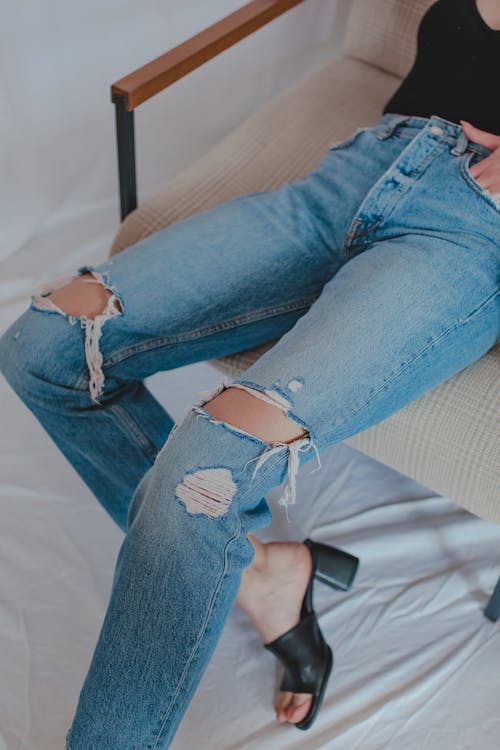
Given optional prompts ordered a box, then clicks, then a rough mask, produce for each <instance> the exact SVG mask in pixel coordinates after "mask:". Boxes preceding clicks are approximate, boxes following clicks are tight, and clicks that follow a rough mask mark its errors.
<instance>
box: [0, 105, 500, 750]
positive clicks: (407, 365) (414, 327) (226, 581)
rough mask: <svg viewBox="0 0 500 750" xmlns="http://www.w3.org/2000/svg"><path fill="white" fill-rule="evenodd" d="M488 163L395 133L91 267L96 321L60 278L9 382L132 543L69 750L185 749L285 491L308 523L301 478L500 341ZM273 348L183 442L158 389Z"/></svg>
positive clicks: (24, 321) (467, 150) (479, 151)
mask: <svg viewBox="0 0 500 750" xmlns="http://www.w3.org/2000/svg"><path fill="white" fill-rule="evenodd" d="M489 153H490V152H489V151H488V150H487V149H486V148H483V147H481V146H479V145H477V144H474V143H471V142H469V141H468V140H467V138H466V137H465V135H464V134H463V132H462V130H461V128H460V126H459V125H456V124H454V123H452V122H449V121H447V120H444V119H442V118H440V117H436V116H433V117H431V118H421V117H406V116H402V115H395V114H386V115H384V116H382V117H381V118H380V120H379V121H378V123H376V124H375V125H374V126H373V127H367V128H362V129H360V130H358V131H357V132H356V133H355V134H354V135H353V136H352V137H351V138H349V139H347V140H346V141H343V142H342V143H339V144H335V145H333V146H332V147H331V148H330V150H329V151H328V152H327V153H326V154H325V155H324V158H323V159H322V161H321V163H320V164H319V165H318V166H317V168H315V169H314V170H313V171H311V172H310V173H309V174H307V175H306V176H305V177H304V178H303V179H299V180H297V181H295V182H293V183H291V184H283V185H282V186H281V187H279V188H278V189H276V190H271V191H263V192H256V193H252V194H249V195H244V196H241V197H238V198H236V199H234V200H231V201H229V202H227V203H225V204H224V205H221V206H219V207H217V208H214V209H211V210H208V211H204V212H202V213H199V214H197V215H195V216H192V217H190V218H188V219H185V220H183V221H179V222H177V223H176V224H173V225H172V226H170V227H168V228H166V229H163V230H161V231H159V232H157V233H156V234H153V235H152V236H150V237H148V238H146V239H145V240H143V241H141V242H138V243H137V244H135V245H133V246H131V247H129V248H128V249H126V250H124V251H123V252H121V253H119V254H117V255H116V256H114V257H113V258H111V259H108V260H106V261H105V262H103V263H101V264H100V265H97V266H94V267H90V266H82V267H81V268H79V269H78V271H77V272H76V273H75V274H73V275H72V276H71V278H73V277H75V276H78V275H81V274H83V273H84V272H85V271H87V272H88V271H90V272H91V273H90V280H93V281H94V283H103V284H104V285H105V286H106V288H107V289H108V290H109V291H110V296H109V301H108V305H107V307H106V309H105V310H104V311H103V313H102V315H99V316H96V318H95V319H94V320H91V319H89V318H86V317H84V316H82V317H78V318H77V317H74V316H71V315H68V314H66V313H65V312H64V311H62V310H61V309H59V308H58V307H56V306H55V304H54V303H52V302H51V300H50V297H49V291H50V290H51V289H55V288H58V286H60V285H61V284H63V283H67V281H68V280H69V279H67V278H66V279H65V278H64V277H63V278H62V279H59V280H58V281H57V282H51V283H48V284H47V285H44V286H43V287H41V288H40V289H39V290H38V291H37V292H36V293H34V294H33V295H32V298H31V304H30V305H29V307H28V308H27V309H26V311H25V312H24V313H23V314H22V315H21V316H20V317H19V318H18V319H17V320H16V321H14V322H13V323H12V325H11V326H10V327H9V328H8V330H7V331H6V332H5V333H4V334H3V336H2V338H1V339H0V366H1V369H2V372H3V374H4V375H5V377H6V378H7V380H8V381H9V383H10V384H11V385H12V387H13V388H14V390H15V391H16V392H17V394H18V395H19V396H20V398H21V399H22V400H23V401H24V403H25V404H26V405H27V406H28V407H29V409H30V410H31V411H32V413H33V414H34V416H35V417H36V418H37V419H38V420H39V421H40V423H41V424H42V425H43V427H44V428H45V429H46V430H47V432H48V433H49V434H50V436H51V437H52V439H53V440H54V442H55V443H56V444H57V446H58V447H59V449H60V450H61V451H62V452H63V453H64V455H65V456H66V457H67V459H68V460H69V461H70V462H71V464H72V465H73V466H74V468H75V469H76V471H77V472H78V473H79V475H80V476H81V477H82V479H83V480H84V481H85V482H86V484H87V485H88V487H89V488H90V489H91V491H92V492H93V493H94V494H95V496H96V498H97V499H98V500H99V502H101V503H102V505H103V506H104V507H105V509H106V510H107V511H108V513H110V515H111V516H112V517H113V519H114V520H115V521H116V523H118V524H119V525H120V527H121V528H122V529H123V531H124V532H126V533H125V537H124V540H123V543H122V546H121V548H120V551H119V555H118V560H117V564H116V570H115V575H114V579H113V586H112V592H111V597H110V601H109V606H108V609H107V612H106V616H105V619H104V623H103V625H102V629H101V632H100V635H99V639H98V643H97V646H96V649H95V652H94V655H93V658H92V662H91V665H90V668H89V671H88V674H87V677H86V679H85V682H84V685H83V687H82V691H81V694H80V699H79V703H78V708H77V711H76V715H75V718H74V720H73V723H72V726H71V728H70V730H69V732H68V738H67V742H68V745H67V747H68V748H72V750H119V749H120V748H123V750H130V748H134V750H146V748H147V749H148V750H151V749H152V748H155V749H157V748H167V747H168V746H169V744H170V743H171V741H172V738H173V737H174V734H175V732H176V729H177V727H178V725H179V722H180V721H181V719H182V717H183V714H184V712H185V710H186V708H187V706H188V704H189V701H190V699H191V697H192V695H193V693H194V691H195V690H196V687H197V685H198V683H199V681H200V679H201V677H202V674H203V672H204V670H205V668H206V666H207V664H208V662H209V659H210V657H211V655H212V653H213V651H214V649H215V646H216V644H217V642H218V639H219V637H220V634H221V631H222V629H223V627H224V623H225V621H226V618H227V616H228V614H229V612H230V610H231V607H232V605H233V603H234V601H235V599H236V596H237V593H238V589H239V585H240V580H241V574H242V572H243V570H244V569H245V567H247V566H248V565H250V563H251V561H252V558H253V547H252V545H251V543H250V541H249V540H248V538H247V533H248V532H250V531H253V530H255V529H257V528H259V527H263V526H267V525H269V524H270V522H271V517H272V516H271V509H270V507H269V505H268V503H267V501H266V499H265V495H266V492H267V491H268V490H269V489H270V488H271V487H274V486H277V485H280V484H282V483H283V496H282V498H281V501H282V505H285V508H284V511H289V510H290V509H292V512H293V503H294V502H300V500H297V499H296V497H295V476H296V473H297V471H298V470H299V469H300V467H301V466H302V464H304V463H305V462H308V461H311V460H313V459H314V461H313V463H312V464H311V466H312V468H314V464H315V463H316V464H318V466H319V465H320V459H319V456H320V454H321V453H322V452H323V451H324V450H325V449H327V448H329V447H331V446H333V445H335V444H336V443H338V442H340V441H342V440H343V439H345V438H346V437H348V436H350V435H354V434H355V433H357V432H359V431H361V430H365V429H366V428H368V427H370V426H371V425H374V424H376V423H377V422H380V421H381V420H383V419H385V418H386V417H388V416H389V415H390V414H392V413H393V412H395V411H397V410H398V409H400V408H402V407H403V406H405V404H407V403H409V402H410V401H412V400H413V399H416V398H418V397H419V396H421V395H422V394H423V393H425V392H427V391H429V390H430V389H432V388H434V387H436V386H437V385H439V384H440V383H442V382H443V381H445V380H446V379H447V378H449V377H451V376H452V375H454V374H455V373H457V372H459V371H460V370H462V369H463V368H465V367H467V366H468V365H470V364H471V363H472V362H474V361H475V360H477V359H479V358H480V357H481V356H482V355H483V354H484V353H485V352H486V351H488V349H490V348H491V347H492V346H493V345H494V344H495V343H496V341H497V340H498V339H499V337H500V302H499V276H500V273H499V266H500V263H499V259H500V249H499V248H500V207H499V205H498V202H497V201H496V199H495V198H494V196H492V195H490V194H489V193H488V191H487V190H485V189H483V188H482V186H481V185H480V184H479V183H478V182H477V181H476V180H475V179H474V178H473V177H472V175H471V174H470V171H469V167H470V166H471V165H472V164H473V163H476V162H477V161H479V160H481V159H483V158H485V157H486V156H488V155H489ZM86 278H87V277H86ZM275 339H279V341H278V342H277V343H276V344H275V345H274V346H273V347H272V348H271V349H269V351H267V352H266V353H265V354H264V355H263V356H262V357H261V358H260V359H259V360H258V361H257V362H256V363H255V364H253V365H252V366H251V367H250V368H249V369H247V370H246V371H245V372H244V373H243V374H242V376H241V377H239V378H237V379H236V380H235V381H234V383H228V382H224V383H222V384H221V385H220V386H219V387H218V388H217V389H215V391H214V392H212V394H205V395H203V396H202V398H201V399H200V400H199V401H198V403H196V404H193V405H192V406H191V407H190V408H189V409H188V411H187V413H186V415H185V416H184V418H183V419H182V420H180V422H179V423H178V424H176V425H174V424H173V420H172V418H171V417H170V415H169V414H168V413H167V412H166V411H165V410H164V409H163V407H162V406H161V405H160V404H159V403H158V402H157V401H156V400H155V398H154V397H153V396H152V394H151V393H150V392H149V391H148V389H147V388H146V387H145V385H144V382H143V381H144V378H146V377H147V376H149V375H151V374H153V373H155V372H157V371H159V370H168V369H171V368H175V367H180V366H182V365H186V364H189V363H191V362H195V361H198V360H206V359H211V358H215V357H221V356H223V355H228V354H230V353H233V352H237V351H240V350H242V349H246V348H248V347H253V346H256V345H258V344H263V343H264V342H268V341H271V340H275ZM227 387H239V388H243V389H248V390H250V392H252V393H253V394H254V395H257V397H258V398H262V399H264V400H266V401H268V402H270V403H273V404H275V405H277V406H278V407H279V408H281V409H282V411H283V412H284V413H285V414H287V415H288V416H289V417H290V418H291V419H292V420H295V421H296V422H297V423H299V424H300V425H302V426H303V427H304V428H305V429H306V430H307V433H306V436H305V437H301V438H298V439H297V440H294V441H292V442H289V443H279V442H277V443H266V442H265V441H263V440H261V439H259V438H257V437H254V436H253V435H251V434H248V433H247V432H245V431H244V430H241V429H239V428H237V427H235V426H232V425H230V424H227V423H225V422H222V421H219V420H217V419H215V418H214V417H213V416H211V415H210V414H209V413H208V412H207V411H206V410H205V409H204V404H205V403H206V401H207V400H209V398H210V397H211V396H212V395H214V394H215V393H217V392H220V391H221V390H223V389H224V388H227ZM167 438H168V439H167ZM302 502H306V499H302ZM282 510H283V509H280V512H282Z"/></svg>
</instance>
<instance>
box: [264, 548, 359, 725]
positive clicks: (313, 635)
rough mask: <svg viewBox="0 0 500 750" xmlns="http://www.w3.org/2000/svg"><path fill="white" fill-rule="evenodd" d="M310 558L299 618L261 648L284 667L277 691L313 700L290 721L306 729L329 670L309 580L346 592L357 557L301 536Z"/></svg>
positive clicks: (329, 656)
mask: <svg viewBox="0 0 500 750" xmlns="http://www.w3.org/2000/svg"><path fill="white" fill-rule="evenodd" d="M304 544H305V545H306V547H308V549H309V551H310V553H311V558H312V569H311V576H310V578H309V583H308V585H307V589H306V593H305V594H304V599H303V600H302V607H301V611H300V621H299V622H298V623H297V625H295V626H294V627H293V628H290V630H287V631H286V633H283V635H280V636H279V638H276V639H275V640H274V641H271V643H265V644H264V648H266V649H267V650H268V651H271V652H272V653H273V654H274V655H275V656H276V657H277V658H278V659H279V660H280V662H281V663H282V665H283V667H284V674H283V679H282V681H281V685H280V690H286V691H290V692H292V693H312V695H313V699H312V701H311V706H310V708H309V711H308V712H307V714H306V715H305V716H304V718H303V719H302V720H301V721H299V722H297V723H296V724H294V726H296V727H297V729H309V727H310V726H311V725H312V723H313V722H314V720H315V718H316V716H317V715H318V711H319V709H320V707H321V703H322V702H323V697H324V694H325V690H326V686H327V683H328V679H329V677H330V673H331V671H332V669H333V652H332V650H331V648H330V646H329V645H328V644H327V642H326V641H325V639H324V637H323V634H322V632H321V630H320V627H319V625H318V620H317V618H316V613H315V611H314V608H313V583H314V579H315V578H317V579H318V580H319V581H322V582H323V583H326V584H328V586H331V587H332V588H335V589H339V590H341V591H348V590H349V589H350V588H351V586H352V582H353V580H354V577H355V575H356V572H357V569H358V565H359V559H358V558H357V557H354V555H350V554H349V553H348V552H344V551H343V550H341V549H338V548H337V547H331V546H330V545H328V544H322V543H321V542H313V541H312V539H305V540H304Z"/></svg>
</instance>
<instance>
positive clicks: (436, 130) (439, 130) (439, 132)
mask: <svg viewBox="0 0 500 750" xmlns="http://www.w3.org/2000/svg"><path fill="white" fill-rule="evenodd" d="M429 130H430V131H431V133H434V135H443V134H444V130H443V128H440V127H439V125H432V126H431V127H430V128H429Z"/></svg>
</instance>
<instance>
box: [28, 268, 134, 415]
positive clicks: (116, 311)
mask: <svg viewBox="0 0 500 750" xmlns="http://www.w3.org/2000/svg"><path fill="white" fill-rule="evenodd" d="M84 273H90V274H91V275H92V277H93V278H88V279H84V280H83V282H86V283H88V284H101V285H102V286H103V287H104V288H105V289H106V290H107V291H109V292H110V296H109V298H108V300H107V303H106V306H105V308H104V310H103V311H102V312H101V313H100V314H98V315H96V316H95V317H94V318H88V317H87V316H86V315H80V316H75V315H70V314H69V313H67V312H65V311H64V310H62V309H61V308H60V307H58V306H57V305H56V304H55V303H54V302H52V300H51V298H50V297H49V296H48V295H49V294H50V293H51V292H55V291H56V290H57V289H60V288H61V287H63V286H66V285H67V284H69V283H71V282H72V281H73V280H74V279H76V278H78V277H79V276H82V275H83V274H84ZM31 304H32V306H33V307H34V308H36V309H37V310H42V311H47V312H57V313H60V314H61V315H63V316H64V317H65V318H67V319H68V322H69V323H70V324H71V325H75V324H76V323H77V321H80V327H81V328H82V329H83V330H84V331H85V360H86V363H87V367H88V371H89V386H88V387H89V393H90V397H91V399H92V401H93V402H94V403H96V404H99V403H100V402H99V400H98V396H100V395H101V394H102V392H103V386H104V373H103V370H102V363H103V357H102V353H101V351H100V349H99V339H100V338H101V334H102V327H103V325H104V323H105V322H106V321H107V320H109V319H110V318H114V317H115V315H123V309H124V305H123V300H122V298H121V296H120V294H119V293H118V291H117V289H116V288H115V287H114V286H112V285H111V284H109V282H108V279H107V278H106V276H105V274H102V273H100V272H99V271H94V269H93V268H92V266H82V267H81V268H79V269H78V271H77V273H76V274H66V275H64V276H59V277H58V278H57V279H55V280H54V281H51V282H45V283H43V284H41V285H40V286H39V287H38V288H37V289H36V290H35V292H34V293H33V294H32V295H31Z"/></svg>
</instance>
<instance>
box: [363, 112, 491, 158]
mask: <svg viewBox="0 0 500 750" xmlns="http://www.w3.org/2000/svg"><path fill="white" fill-rule="evenodd" d="M423 129H425V130H427V131H428V134H429V135H430V136H431V137H433V138H436V140H440V141H443V142H444V143H448V144H450V145H451V146H453V149H452V151H451V153H452V154H455V155H456V156H459V155H460V154H463V153H464V152H465V151H474V152H476V153H477V154H480V155H481V156H489V154H491V151H490V150H489V149H487V148H486V147H485V146H481V145H480V144H479V143H474V141H471V140H469V139H468V138H467V136H466V135H465V133H464V131H463V130H462V126H461V125H459V124H458V123H456V122H451V121H450V120H446V119H445V118H444V117H439V116H438V115H432V116H431V117H418V116H415V115H399V114H394V113H392V112H386V113H385V114H384V115H382V117H381V118H380V120H379V121H378V122H377V123H376V124H375V125H374V126H373V130H374V132H375V134H376V136H377V138H379V139H380V140H384V139H385V138H389V136H391V135H393V133H395V132H397V133H398V135H402V136H403V137H406V138H413V137H415V136H416V135H418V133H419V132H420V131H421V130H423Z"/></svg>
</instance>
